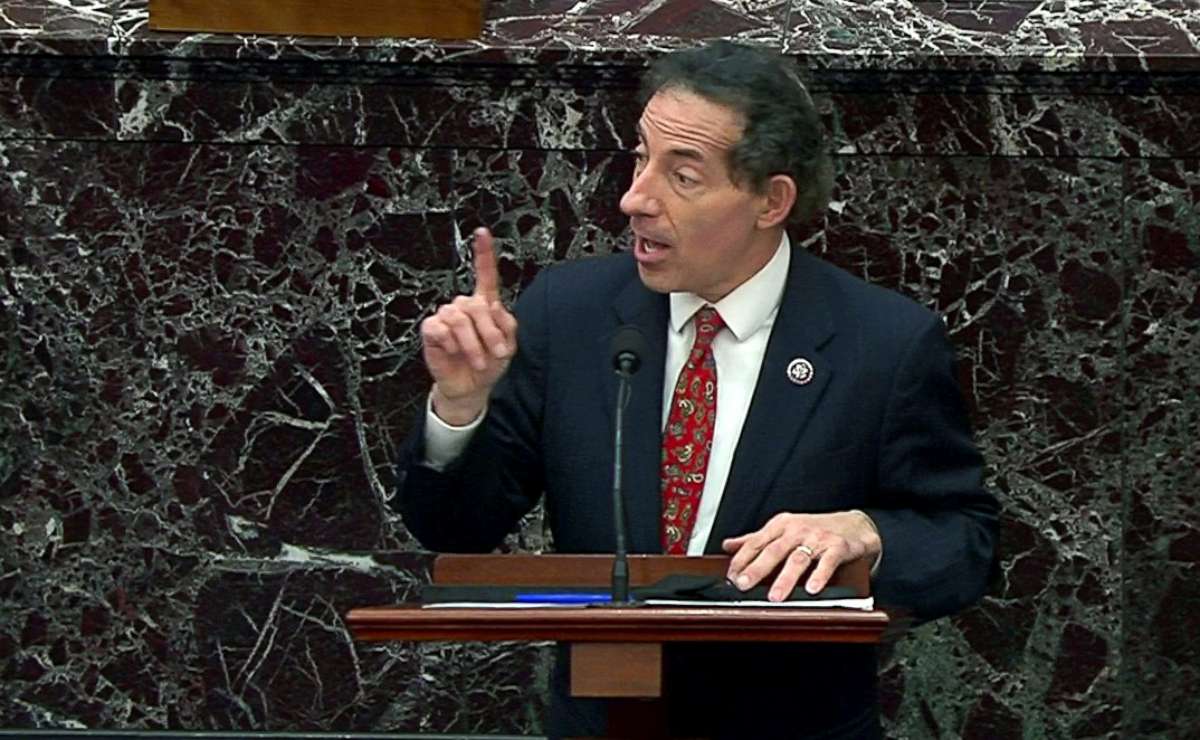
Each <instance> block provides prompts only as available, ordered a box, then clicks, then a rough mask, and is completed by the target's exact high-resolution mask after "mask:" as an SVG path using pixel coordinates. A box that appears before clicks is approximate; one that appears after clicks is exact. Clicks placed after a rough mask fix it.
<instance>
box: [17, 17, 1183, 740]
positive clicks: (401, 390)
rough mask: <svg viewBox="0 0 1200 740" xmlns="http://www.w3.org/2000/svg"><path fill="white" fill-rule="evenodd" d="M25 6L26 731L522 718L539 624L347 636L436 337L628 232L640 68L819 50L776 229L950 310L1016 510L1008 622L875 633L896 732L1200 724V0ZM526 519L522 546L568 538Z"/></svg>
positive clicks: (394, 523) (391, 581) (1070, 732)
mask: <svg viewBox="0 0 1200 740" xmlns="http://www.w3.org/2000/svg"><path fill="white" fill-rule="evenodd" d="M146 7H147V6H146V0H17V1H16V2H7V3H4V5H3V7H2V8H0V341H2V344H0V347H2V349H0V439H2V440H3V442H2V443H0V533H2V535H0V536H2V537H3V539H4V547H3V548H2V549H0V676H2V686H3V688H2V689H0V726H4V727H17V728H33V727H59V728H109V729H112V728H132V729H146V728H150V729H153V728H169V729H189V730H203V729H227V730H234V731H249V730H279V731H283V730H341V731H389V732H418V731H428V732H462V733H465V732H505V733H533V732H537V731H539V729H540V728H541V726H542V720H541V712H542V710H543V709H544V707H543V706H542V698H541V697H542V690H543V689H544V687H545V685H546V682H547V680H548V677H547V667H548V661H549V648H548V647H547V646H545V645H517V644H499V645H478V644H472V645H459V646H452V645H438V644H428V645H413V644H357V643H354V642H353V641H352V640H350V639H349V637H348V634H347V632H346V630H345V627H344V624H343V623H342V621H341V620H342V618H341V615H342V614H344V613H345V611H346V610H347V609H349V608H352V607H354V606H357V605H363V604H379V603H387V602H393V601H400V600H404V599H408V598H412V597H413V596H414V594H416V593H417V591H418V589H419V588H420V586H421V585H422V584H423V583H425V582H426V581H427V580H428V570H429V565H430V556H429V555H428V554H427V553H423V552H421V551H420V549H419V548H418V546H417V544H416V543H415V542H414V541H413V540H412V538H411V537H410V536H409V534H408V533H407V531H406V530H405V529H404V526H403V523H402V522H401V521H400V520H399V519H398V517H397V516H396V515H395V514H394V513H393V512H392V510H391V508H390V506H389V503H390V499H391V497H392V495H393V487H392V480H393V476H394V470H393V469H392V460H394V458H395V454H396V450H397V446H398V445H399V444H400V441H401V440H402V438H403V436H404V433H405V432H406V430H407V429H408V428H409V424H410V422H411V419H412V418H413V415H414V414H417V413H421V412H422V408H423V406H422V404H423V393H424V389H425V387H426V385H427V382H428V379H427V377H426V374H425V371H424V369H423V368H422V366H421V364H420V361H419V358H418V354H419V346H418V343H417V334H416V326H417V323H418V322H419V320H420V319H421V318H422V317H423V316H425V315H427V314H428V313H429V312H430V311H431V310H433V309H434V308H435V307H436V305H437V304H438V303H440V302H442V301H445V300H447V299H448V298H449V297H450V296H452V295H454V294H455V293H456V292H458V291H459V290H461V289H462V288H463V286H464V285H466V284H467V282H468V280H469V276H468V274H467V270H466V268H465V267H464V265H463V262H462V254H463V249H464V248H465V244H466V242H465V236H466V235H467V234H468V233H469V231H470V229H471V228H473V227H474V226H475V225H478V224H487V225H490V226H492V227H493V229H494V230H495V232H496V234H497V237H498V244H499V247H500V252H501V255H502V260H501V273H502V278H503V282H504V292H505V295H506V297H508V298H511V297H512V296H514V295H515V294H516V293H517V292H518V291H519V290H520V289H521V287H522V286H524V285H526V284H528V282H529V280H530V279H532V277H533V275H535V274H536V272H537V271H538V270H539V269H541V268H542V267H544V266H546V265H548V264H550V263H553V262H555V261H559V260H564V259H576V258H586V257H587V256H588V255H592V254H604V253H609V252H612V251H615V250H619V249H622V248H624V247H625V246H626V244H627V232H626V229H625V223H624V219H623V217H622V216H621V215H620V214H619V212H618V211H617V209H616V202H617V200H618V199H619V197H620V194H621V192H622V190H623V187H624V183H626V182H627V181H628V178H629V176H630V172H631V166H632V163H631V161H630V158H629V155H628V153H627V152H628V148H629V146H630V145H631V143H632V137H631V133H632V129H633V124H634V122H635V120H636V115H637V111H636V86H637V78H638V75H639V73H640V71H641V70H642V69H643V68H644V64H645V59H646V56H647V55H648V54H650V53H654V52H659V51H664V50H668V49H673V48H678V47H681V46H685V45H690V44H694V43H697V42H698V41H700V40H703V39H707V38H716V37H731V38H738V39H742V40H746V41H751V42H755V43H760V44H764V45H767V46H771V47H773V48H777V49H779V50H781V51H783V52H785V53H787V54H789V55H791V56H793V57H794V58H795V59H796V60H797V63H798V65H799V66H800V69H801V72H802V74H803V75H804V76H805V77H806V79H807V80H808V81H809V83H810V86H811V88H812V90H813V92H814V97H815V98H816V100H817V103H818V106H819V108H820V110H821V112H822V115H823V117H824V120H825V122H826V125H827V126H828V128H829V130H830V132H831V135H832V140H833V145H834V149H835V151H836V152H837V167H838V173H839V174H838V179H837V188H836V192H835V197H834V201H833V203H832V205H831V208H830V210H829V212H828V213H827V214H825V216H824V217H823V218H822V219H820V220H819V221H818V222H817V223H815V224H812V225H810V226H808V227H805V228H803V229H798V230H797V231H796V233H795V234H794V237H795V239H796V241H798V242H800V243H802V244H803V245H804V248H806V249H809V250H811V251H813V252H815V253H817V254H819V255H821V256H822V257H824V258H825V259H828V260H830V261H832V262H834V263H836V264H838V265H840V266H842V267H844V268H845V269H848V270H850V271H852V272H854V273H855V274H860V275H862V276H864V277H866V278H868V279H870V280H872V281H874V282H878V283H880V284H883V285H886V286H889V287H892V288H895V289H898V290H900V291H902V292H904V293H906V294H908V295H911V296H913V297H915V298H916V299H917V300H919V301H921V302H923V303H925V304H926V305H929V306H931V307H933V308H936V309H937V310H939V311H941V312H942V313H943V315H945V317H946V320H947V326H948V328H949V331H950V334H951V337H952V338H953V340H954V342H955V344H956V346H957V347H958V349H959V354H960V358H961V360H960V378H961V380H962V383H963V387H964V390H965V392H966V394H967V398H968V403H969V407H970V412H971V415H972V418H973V421H974V423H975V427H976V431H977V436H978V439H979V443H980V446H981V447H982V449H983V450H984V452H985V454H986V456H987V459H988V462H989V469H988V472H987V475H988V483H989V485H991V486H992V487H993V488H994V490H996V491H997V493H998V495H999V496H1000V497H1001V499H1002V501H1003V502H1004V515H1003V516H1004V518H1003V529H1002V536H1001V561H1000V563H999V568H998V573H997V578H996V582H995V584H994V586H993V588H992V590H991V592H990V594H989V596H988V597H987V598H986V599H985V601H984V603H983V604H981V605H980V606H979V607H977V608H974V609H971V610H969V611H968V612H966V613H964V614H962V615H960V616H959V617H956V618H954V619H952V620H948V621H943V622H940V623H937V624H933V625H929V626H926V627H922V628H920V629H918V630H916V631H915V632H913V633H912V634H910V635H908V636H907V637H905V638H904V639H902V640H900V641H899V642H897V643H894V644H890V645H887V646H885V648H884V650H883V655H882V664H881V680H882V687H883V708H884V716H885V722H886V726H887V728H888V731H889V734H890V735H891V736H892V737H897V738H903V737H970V738H989V739H991V738H1010V737H1011V738H1019V737H1072V738H1125V737H1169V738H1175V737H1178V738H1187V737H1191V736H1193V734H1194V731H1195V727H1197V726H1200V703H1198V702H1197V699H1196V696H1195V691H1194V686H1195V685H1196V683H1197V681H1198V680H1200V653H1198V652H1197V650H1196V648H1195V647H1194V643H1195V640H1194V639H1193V635H1194V634H1195V632H1196V628H1197V620H1196V617H1195V614H1196V613H1197V610H1196V609H1195V608H1194V607H1195V606H1196V605H1197V604H1198V603H1200V591H1198V589H1197V586H1196V584H1197V583H1200V581H1198V580H1197V578H1196V574H1197V568H1200V565H1198V561H1200V531H1198V529H1197V525H1196V520H1197V518H1196V510H1197V509H1196V506H1197V501H1196V491H1197V490H1200V472H1198V471H1200V442H1197V440H1196V434H1195V430H1196V429H1198V428H1200V385H1198V384H1197V381H1196V378H1197V377H1200V367H1198V366H1197V357H1200V215H1198V214H1200V150H1198V149H1197V144H1196V137H1195V135H1194V133H1193V132H1194V131H1196V130H1197V128H1198V126H1200V103H1198V101H1200V73H1198V63H1200V4H1197V3H1196V2H1195V1H1194V0H1162V1H1155V2H1151V1H1145V2H1137V3H1113V2H1103V1H1101V0H1089V1H1087V2H1072V3H1063V2H1054V1H1031V2H903V3H878V2H876V3H862V2H854V1H849V0H843V1H840V2H815V1H814V0H783V1H781V0H672V2H662V1H661V0H497V1H496V2H493V3H491V4H490V5H489V10H488V20H487V22H486V26H485V31H484V34H483V36H482V37H481V38H480V39H478V40H472V41H466V42H451V43H435V42H430V41H427V40H380V39H371V40H366V39H345V38H343V39H336V38H335V39H315V38H286V37H253V36H241V35H230V36H216V35H205V34H166V33H156V32H152V31H150V30H149V29H148V28H147V25H146V20H147V19H146ZM550 548H552V533H551V532H548V531H547V530H546V528H545V526H544V524H543V521H542V517H541V513H540V511H535V512H534V513H533V514H531V516H530V517H529V518H528V520H527V521H526V522H524V523H523V525H522V527H521V528H520V531H519V532H517V533H516V534H514V535H513V536H512V537H511V538H509V540H508V541H507V542H506V543H505V545H504V549H506V550H518V549H519V550H528V551H544V550H547V549H550Z"/></svg>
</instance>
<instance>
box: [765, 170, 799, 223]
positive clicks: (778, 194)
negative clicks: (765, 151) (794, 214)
mask: <svg viewBox="0 0 1200 740" xmlns="http://www.w3.org/2000/svg"><path fill="white" fill-rule="evenodd" d="M795 202H796V181H795V180H793V179H792V178H791V177H790V176H788V175H771V179H769V180H767V184H766V186H765V187H764V188H763V198H762V208H761V210H760V211H759V212H758V221H757V224H756V225H757V226H758V228H760V229H769V228H772V227H774V226H779V225H780V224H782V223H784V222H785V221H787V217H788V213H790V212H791V210H792V204H793V203H795Z"/></svg>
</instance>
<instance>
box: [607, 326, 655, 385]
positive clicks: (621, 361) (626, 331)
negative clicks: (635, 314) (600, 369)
mask: <svg viewBox="0 0 1200 740" xmlns="http://www.w3.org/2000/svg"><path fill="white" fill-rule="evenodd" d="M609 347H610V349H611V351H612V363H613V369H614V370H616V371H617V372H618V373H619V374H621V375H626V376H629V375H633V374H634V373H636V372H637V371H638V370H639V369H640V368H641V366H642V357H643V356H644V355H645V354H646V353H647V351H648V350H649V345H648V344H646V337H645V335H644V334H642V331H641V329H638V328H637V327H636V326H632V325H630V324H626V325H625V326H622V327H621V328H620V329H617V333H616V334H614V335H613V338H612V344H610V345H609Z"/></svg>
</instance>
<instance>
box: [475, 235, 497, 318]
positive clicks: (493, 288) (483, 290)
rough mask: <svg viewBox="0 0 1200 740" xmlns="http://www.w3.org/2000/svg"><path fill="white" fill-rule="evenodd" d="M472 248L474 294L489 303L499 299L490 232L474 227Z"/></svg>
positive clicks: (494, 251) (494, 256)
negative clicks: (473, 257)
mask: <svg viewBox="0 0 1200 740" xmlns="http://www.w3.org/2000/svg"><path fill="white" fill-rule="evenodd" d="M472 249H473V250H474V253H475V295H477V296H480V297H482V298H483V299H484V300H486V301H487V302H488V303H489V304H490V303H492V302H494V301H498V300H500V271H499V270H498V269H497V268H496V250H495V249H494V248H493V245H492V232H490V231H488V230H487V229H486V228H483V227H480V228H478V229H475V241H474V244H473V245H472Z"/></svg>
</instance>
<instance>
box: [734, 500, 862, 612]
mask: <svg viewBox="0 0 1200 740" xmlns="http://www.w3.org/2000/svg"><path fill="white" fill-rule="evenodd" d="M721 548H722V549H723V550H724V551H725V552H727V553H729V554H730V555H732V556H733V559H732V560H731V561H730V564H729V572H728V577H729V580H730V582H732V583H733V584H734V585H736V586H737V587H738V588H740V589H742V590H743V591H745V590H746V589H748V588H752V587H753V586H754V585H755V584H757V583H758V582H759V581H761V580H762V579H764V578H766V577H767V576H768V575H770V574H771V573H772V572H773V571H775V569H776V568H779V567H780V565H781V564H782V566H783V567H782V569H781V570H780V572H779V575H778V576H777V577H776V578H775V582H774V583H773V584H771V589H770V591H769V592H768V598H769V599H770V600H771V601H783V600H784V598H786V596H787V595H788V594H790V593H791V592H792V589H794V588H795V587H796V584H797V582H798V581H799V580H800V577H801V576H803V575H804V574H805V572H807V571H808V570H809V568H810V567H811V566H813V564H814V563H815V564H816V565H815V567H813V568H812V574H811V575H809V577H808V580H807V581H806V582H805V584H804V588H805V590H806V591H808V592H809V593H810V594H815V593H818V592H819V591H820V590H821V589H823V588H825V586H826V585H827V584H828V583H829V579H830V578H831V577H833V573H834V571H835V570H837V568H838V566H839V565H842V564H843V563H848V562H850V561H852V560H857V559H859V558H864V557H865V558H868V562H870V563H871V564H874V563H875V561H876V560H877V559H878V557H879V554H880V552H881V550H882V542H881V541H880V539H879V533H878V532H877V531H876V529H875V526H874V524H873V523H872V522H871V519H870V518H869V517H868V516H867V515H866V514H864V513H862V512H861V511H840V512H834V513H830V514H789V513H786V512H785V513H782V514H776V515H775V516H774V517H772V518H771V520H770V521H768V522H767V523H766V525H765V526H764V527H763V528H762V529H760V530H758V531H757V532H751V533H750V534H745V535H742V536H741V537H731V538H729V539H727V540H725V541H724V542H722V543H721Z"/></svg>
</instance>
